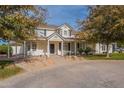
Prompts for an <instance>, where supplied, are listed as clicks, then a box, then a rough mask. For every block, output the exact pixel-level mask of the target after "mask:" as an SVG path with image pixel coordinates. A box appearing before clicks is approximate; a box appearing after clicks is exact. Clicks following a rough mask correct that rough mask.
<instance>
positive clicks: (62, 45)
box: [61, 41, 63, 56]
mask: <svg viewBox="0 0 124 93" xmlns="http://www.w3.org/2000/svg"><path fill="white" fill-rule="evenodd" d="M61 52H62V53H61V55H62V56H63V41H62V42H61Z"/></svg>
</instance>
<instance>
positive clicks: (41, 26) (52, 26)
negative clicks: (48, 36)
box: [37, 24, 58, 30]
mask: <svg viewBox="0 0 124 93" xmlns="http://www.w3.org/2000/svg"><path fill="white" fill-rule="evenodd" d="M37 28H44V29H52V30H56V29H57V28H58V26H56V25H49V24H40V25H39V26H38V27H37Z"/></svg>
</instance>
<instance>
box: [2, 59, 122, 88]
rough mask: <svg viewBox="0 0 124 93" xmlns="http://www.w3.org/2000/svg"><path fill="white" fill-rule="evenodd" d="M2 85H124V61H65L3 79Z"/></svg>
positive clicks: (76, 86)
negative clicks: (33, 71)
mask: <svg viewBox="0 0 124 93" xmlns="http://www.w3.org/2000/svg"><path fill="white" fill-rule="evenodd" d="M0 87H21V88H22V87H24V88H25V87H26V88H28V87H38V88H39V87H45V88H46V87H52V88H56V87H60V88H70V87H71V88H73V87H75V88H86V87H124V62H123V61H84V62H78V63H74V62H73V63H65V64H62V65H58V66H54V67H51V68H45V69H43V70H40V71H37V72H35V73H27V74H26V75H25V74H24V75H20V76H17V77H13V78H11V79H7V80H5V81H1V82H0Z"/></svg>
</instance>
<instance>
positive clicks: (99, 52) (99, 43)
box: [99, 42, 100, 54]
mask: <svg viewBox="0 0 124 93" xmlns="http://www.w3.org/2000/svg"><path fill="white" fill-rule="evenodd" d="M99 54H100V42H99Z"/></svg>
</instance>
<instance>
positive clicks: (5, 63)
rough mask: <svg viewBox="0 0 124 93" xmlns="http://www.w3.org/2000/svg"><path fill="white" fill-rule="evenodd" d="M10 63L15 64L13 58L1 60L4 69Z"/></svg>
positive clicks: (0, 64)
mask: <svg viewBox="0 0 124 93" xmlns="http://www.w3.org/2000/svg"><path fill="white" fill-rule="evenodd" d="M10 64H14V61H12V60H0V68H1V69H4V68H5V66H8V65H10Z"/></svg>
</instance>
